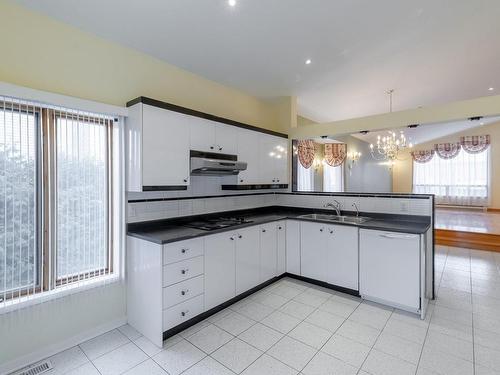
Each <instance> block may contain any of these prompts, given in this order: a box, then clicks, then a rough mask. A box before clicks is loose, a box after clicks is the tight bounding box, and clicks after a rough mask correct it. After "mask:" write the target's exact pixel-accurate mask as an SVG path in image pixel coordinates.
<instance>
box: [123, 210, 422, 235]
mask: <svg viewBox="0 0 500 375" xmlns="http://www.w3.org/2000/svg"><path fill="white" fill-rule="evenodd" d="M280 211H281V212H280ZM319 212H328V213H330V214H331V211H325V210H311V209H303V208H296V209H290V208H285V209H284V208H283V207H280V206H272V207H263V208H258V209H251V210H240V211H229V212H223V213H216V214H207V215H197V216H190V217H184V218H176V219H167V220H158V221H150V222H141V223H132V224H129V225H128V231H127V235H129V236H132V237H136V238H140V239H143V240H147V241H150V242H153V243H158V244H166V243H171V242H177V241H184V240H188V239H193V238H199V237H204V236H208V235H212V234H218V233H223V232H229V231H234V230H237V229H242V228H247V227H251V226H254V225H261V224H266V223H270V222H275V221H280V220H298V221H309V222H311V221H313V222H320V223H325V224H331V225H347V226H351V227H352V226H354V227H358V228H360V229H372V230H386V231H392V232H400V233H412V234H423V233H426V232H427V230H428V229H429V228H430V225H431V222H430V219H429V217H427V216H410V215H391V214H369V213H361V214H362V215H363V216H368V217H370V218H372V220H370V221H367V222H365V223H362V224H349V223H342V222H332V221H327V220H311V219H304V218H300V217H299V216H301V215H304V214H306V213H319ZM343 214H354V213H353V212H349V211H343ZM222 215H223V216H248V217H251V219H252V222H251V223H248V224H242V225H238V226H237V227H228V228H222V229H219V230H213V231H199V230H198V231H195V230H193V232H192V233H193V234H190V235H179V236H173V237H169V238H168V239H164V238H162V237H164V236H161V235H159V234H158V233H156V234H155V233H148V231H153V230H155V229H160V228H166V229H167V230H172V231H175V230H176V227H178V228H179V230H180V229H181V228H182V229H185V227H183V224H185V223H187V222H189V221H193V220H198V219H200V218H206V217H213V216H222ZM259 216H262V217H259Z"/></svg>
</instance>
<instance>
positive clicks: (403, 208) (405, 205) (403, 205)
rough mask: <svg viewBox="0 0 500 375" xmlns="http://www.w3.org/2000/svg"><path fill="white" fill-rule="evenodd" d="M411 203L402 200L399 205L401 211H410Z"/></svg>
mask: <svg viewBox="0 0 500 375" xmlns="http://www.w3.org/2000/svg"><path fill="white" fill-rule="evenodd" d="M409 211H410V204H409V203H408V202H407V201H402V202H401V203H400V205H399V212H409Z"/></svg>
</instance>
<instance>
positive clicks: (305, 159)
mask: <svg viewBox="0 0 500 375" xmlns="http://www.w3.org/2000/svg"><path fill="white" fill-rule="evenodd" d="M297 156H298V157H299V162H300V164H302V166H303V167H304V168H306V169H308V168H311V165H312V164H313V162H314V142H313V141H312V140H310V139H308V140H304V141H299V144H298V146H297Z"/></svg>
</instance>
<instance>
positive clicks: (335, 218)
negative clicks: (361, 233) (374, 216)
mask: <svg viewBox="0 0 500 375" xmlns="http://www.w3.org/2000/svg"><path fill="white" fill-rule="evenodd" d="M299 218H301V219H309V220H321V221H331V222H336V223H346V224H362V223H364V222H366V221H368V220H370V218H369V217H365V216H342V215H328V214H307V215H301V216H299Z"/></svg>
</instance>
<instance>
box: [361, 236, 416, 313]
mask: <svg viewBox="0 0 500 375" xmlns="http://www.w3.org/2000/svg"><path fill="white" fill-rule="evenodd" d="M359 241H360V243H359V292H360V294H361V296H362V297H363V298H366V299H370V300H373V301H376V302H382V303H386V304H390V305H392V306H394V307H398V308H402V309H405V310H409V311H413V312H417V311H418V310H419V309H420V237H419V236H418V235H416V234H405V233H394V232H383V231H376V230H366V229H361V230H360V239H359Z"/></svg>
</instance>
